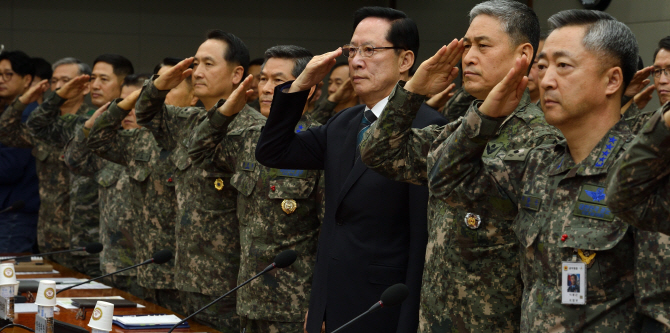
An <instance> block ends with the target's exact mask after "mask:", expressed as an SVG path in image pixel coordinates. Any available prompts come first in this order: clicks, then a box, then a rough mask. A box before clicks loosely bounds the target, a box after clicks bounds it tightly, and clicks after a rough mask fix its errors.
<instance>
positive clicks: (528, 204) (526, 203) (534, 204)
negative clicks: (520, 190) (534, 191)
mask: <svg viewBox="0 0 670 333" xmlns="http://www.w3.org/2000/svg"><path fill="white" fill-rule="evenodd" d="M520 203H521V207H523V208H526V209H530V210H534V211H536V212H537V211H539V210H540V206H541V205H542V198H540V197H537V196H533V195H524V196H522V197H521V202H520Z"/></svg>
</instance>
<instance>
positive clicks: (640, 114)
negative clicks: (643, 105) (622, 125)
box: [623, 103, 654, 134]
mask: <svg viewBox="0 0 670 333" xmlns="http://www.w3.org/2000/svg"><path fill="white" fill-rule="evenodd" d="M653 115H654V111H642V110H640V109H639V108H638V107H637V104H635V103H631V105H630V106H629V107H628V110H626V112H625V113H624V114H623V117H624V118H625V119H626V122H627V123H628V126H629V127H630V131H631V132H632V133H633V134H637V133H639V132H640V130H641V129H642V126H644V124H646V123H647V122H648V121H649V119H650V118H651V116H653Z"/></svg>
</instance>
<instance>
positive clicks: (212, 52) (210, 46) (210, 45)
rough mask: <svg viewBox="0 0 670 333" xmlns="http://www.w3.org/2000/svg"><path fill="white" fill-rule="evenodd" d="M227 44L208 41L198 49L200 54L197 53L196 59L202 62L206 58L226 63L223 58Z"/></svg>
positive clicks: (213, 40)
mask: <svg viewBox="0 0 670 333" xmlns="http://www.w3.org/2000/svg"><path fill="white" fill-rule="evenodd" d="M226 47H228V46H227V45H226V43H225V42H222V41H220V40H218V39H208V40H206V41H205V42H203V43H202V44H200V47H198V52H196V53H195V59H197V60H202V59H204V58H211V59H213V60H217V61H225V59H224V58H223V55H224V53H225V52H226Z"/></svg>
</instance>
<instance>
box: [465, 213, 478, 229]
mask: <svg viewBox="0 0 670 333" xmlns="http://www.w3.org/2000/svg"><path fill="white" fill-rule="evenodd" d="M465 225H466V226H467V227H468V228H470V229H478V228H479V226H480V225H482V218H481V217H479V215H477V214H473V213H467V214H465Z"/></svg>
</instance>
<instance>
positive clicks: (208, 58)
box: [194, 56, 214, 61]
mask: <svg viewBox="0 0 670 333" xmlns="http://www.w3.org/2000/svg"><path fill="white" fill-rule="evenodd" d="M194 60H198V61H205V60H209V61H214V58H212V57H210V56H206V57H203V58H202V59H198V58H197V57H195V59H194Z"/></svg>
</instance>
